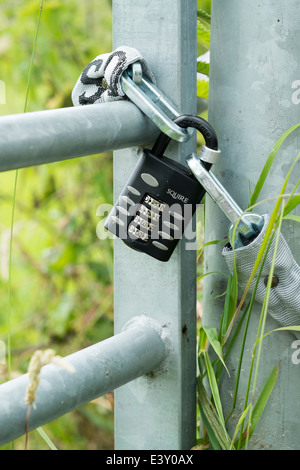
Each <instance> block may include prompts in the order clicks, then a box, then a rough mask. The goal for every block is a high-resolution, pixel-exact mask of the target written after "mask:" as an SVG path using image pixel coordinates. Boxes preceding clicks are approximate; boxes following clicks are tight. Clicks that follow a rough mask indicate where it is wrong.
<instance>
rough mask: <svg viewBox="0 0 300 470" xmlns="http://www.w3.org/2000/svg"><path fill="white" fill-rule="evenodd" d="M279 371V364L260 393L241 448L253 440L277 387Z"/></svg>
mask: <svg viewBox="0 0 300 470" xmlns="http://www.w3.org/2000/svg"><path fill="white" fill-rule="evenodd" d="M278 371H279V364H278V365H277V366H276V367H274V369H273V370H272V372H271V374H270V375H269V377H268V379H267V381H266V383H265V385H264V387H263V389H262V391H261V392H260V395H259V397H258V399H257V401H256V404H255V406H254V407H253V411H252V413H251V420H250V421H249V423H248V426H247V429H246V431H245V432H244V435H243V438H242V441H241V447H243V446H244V445H245V444H246V443H247V442H248V441H249V439H250V438H251V436H252V434H253V432H254V430H255V428H256V426H257V424H258V422H259V420H260V417H261V415H262V413H263V411H264V409H265V406H266V404H267V402H268V400H269V397H270V395H271V392H272V390H273V388H274V386H275V383H276V380H277V376H278Z"/></svg>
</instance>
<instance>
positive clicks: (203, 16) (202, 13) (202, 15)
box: [197, 9, 211, 24]
mask: <svg viewBox="0 0 300 470" xmlns="http://www.w3.org/2000/svg"><path fill="white" fill-rule="evenodd" d="M197 18H198V19H199V20H202V21H205V22H206V23H208V24H210V19H211V16H210V14H209V13H207V12H206V11H204V10H201V9H199V10H197Z"/></svg>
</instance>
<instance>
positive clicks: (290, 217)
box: [284, 215, 300, 222]
mask: <svg viewBox="0 0 300 470" xmlns="http://www.w3.org/2000/svg"><path fill="white" fill-rule="evenodd" d="M284 219H285V220H294V222H300V216H299V215H286V216H285V217H284Z"/></svg>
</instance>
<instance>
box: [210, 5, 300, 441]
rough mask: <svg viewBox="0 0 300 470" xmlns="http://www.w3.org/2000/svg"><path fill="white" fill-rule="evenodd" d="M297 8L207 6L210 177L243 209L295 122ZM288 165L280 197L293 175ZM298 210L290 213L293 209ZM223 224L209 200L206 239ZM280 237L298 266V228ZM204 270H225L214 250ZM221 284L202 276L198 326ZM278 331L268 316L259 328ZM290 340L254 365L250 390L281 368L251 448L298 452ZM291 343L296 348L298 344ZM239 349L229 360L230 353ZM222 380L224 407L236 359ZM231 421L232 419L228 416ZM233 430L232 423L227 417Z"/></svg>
mask: <svg viewBox="0 0 300 470" xmlns="http://www.w3.org/2000/svg"><path fill="white" fill-rule="evenodd" d="M299 15H300V4H299V2H298V1H297V0H289V1H287V0H284V1H282V2H274V1H265V2H262V1H257V2H241V1H240V0H230V1H227V2H224V1H222V0H212V32H211V66H210V99H209V120H210V122H211V124H212V125H213V126H214V127H215V129H216V131H217V134H218V136H219V145H220V149H221V151H222V158H221V159H220V161H219V162H218V163H217V165H216V166H215V168H214V172H215V174H216V176H217V177H218V178H219V179H220V180H221V182H222V184H223V185H224V186H225V187H226V188H228V189H229V190H230V192H231V194H232V196H233V197H234V198H235V199H236V201H237V202H238V203H239V205H240V206H241V207H242V208H246V207H247V205H248V202H249V182H250V186H251V188H252V190H253V188H254V185H255V183H256V182H257V180H258V177H259V175H260V172H261V170H262V168H263V165H264V163H265V161H266V159H267V157H268V155H269V153H270V151H271V149H272V147H273V145H274V144H275V143H276V141H277V140H278V138H279V137H280V136H281V135H282V134H283V132H284V131H285V130H287V129H289V128H290V127H291V126H292V125H294V124H296V123H298V122H299V104H298V103H299V101H298V100H297V99H296V98H297V97H296V91H297V90H296V89H295V88H297V87H298V88H299V82H298V83H297V80H299V79H300V62H299V46H300V30H299ZM299 138H300V133H299V131H296V132H294V133H293V134H292V135H290V137H289V138H288V139H287V140H286V141H285V143H284V145H283V146H282V148H281V149H280V151H279V153H278V155H277V157H276V160H275V162H274V165H273V167H272V169H271V172H270V175H269V177H268V179H267V180H266V184H265V186H264V190H263V193H262V195H261V197H260V200H261V201H262V200H264V199H265V198H268V197H270V196H275V195H276V194H278V193H279V191H280V189H281V186H282V183H283V181H284V178H285V177H286V175H287V172H288V170H289V168H290V167H291V165H292V163H293V161H294V160H295V158H296V156H297V154H298V153H299ZM299 173H300V170H299V165H296V166H295V168H294V170H293V174H292V176H291V184H290V185H289V187H288V188H287V192H289V191H290V190H291V189H292V188H293V186H294V184H295V183H296V181H297V180H298V178H299V176H300V174H299ZM273 207H274V201H266V202H265V203H263V204H262V205H261V206H259V207H258V208H257V209H256V210H257V212H259V213H261V214H263V213H268V212H269V213H270V212H271V210H272V208H273ZM298 213H299V212H298ZM227 230H228V221H227V220H226V218H225V217H224V216H223V215H222V214H221V213H220V210H219V209H218V208H217V207H216V206H215V205H214V204H213V203H211V201H209V200H207V206H206V241H208V240H210V241H211V240H215V239H222V238H224V236H226V235H227ZM283 235H284V236H285V238H286V240H287V241H288V243H289V246H290V248H291V250H292V252H293V254H294V256H295V258H296V260H297V262H298V263H299V262H300V251H299V238H300V230H299V226H297V225H296V224H294V223H293V222H292V221H286V222H284V224H283ZM205 259H206V271H207V272H213V271H218V272H222V273H225V274H227V273H228V271H227V267H226V266H225V263H224V261H223V259H222V256H221V248H220V245H215V246H213V245H212V246H210V247H209V248H208V249H207V252H206V258H205ZM224 288H226V283H225V277H224V275H222V274H221V275H216V274H213V275H210V276H207V277H206V278H205V285H204V308H205V312H204V321H205V323H206V324H210V325H212V324H214V325H215V326H218V325H219V322H220V316H221V312H222V299H221V298H218V297H217V296H218V294H220V293H223V292H224ZM259 314H260V310H259V309H258V308H257V309H256V310H255V311H254V312H253V314H252V317H251V324H250V336H249V340H248V342H247V345H246V349H245V350H246V354H245V362H244V363H243V371H242V378H241V386H240V389H239V400H238V402H239V403H240V400H241V399H242V398H243V397H244V396H245V388H246V385H247V378H248V370H249V361H250V359H251V349H252V346H253V344H254V341H255V335H256V331H257V324H258V318H259ZM276 327H278V324H277V323H276V322H275V321H273V320H272V319H271V318H268V320H267V325H266V331H270V330H272V329H274V328H276ZM293 343H294V338H293V336H292V335H291V334H290V333H285V332H280V333H273V334H272V335H269V336H268V337H267V338H265V340H264V345H263V361H262V362H261V368H260V373H259V384H258V391H259V390H260V389H261V387H262V385H263V383H264V382H265V380H266V378H267V377H268V375H269V373H270V372H271V370H272V369H273V367H274V366H275V365H277V364H278V363H280V369H279V375H278V379H277V383H276V386H275V389H274V390H273V393H272V395H271V399H270V401H269V403H268V405H267V407H266V409H265V411H264V414H263V416H262V418H261V421H260V424H259V426H258V428H257V430H256V433H255V436H253V439H252V441H251V442H252V444H251V446H252V448H257V449H266V448H271V449H279V450H284V449H299V442H300V424H299V423H300V406H299V405H300V397H299V386H300V374H299V372H300V370H299V367H300V366H299V364H298V362H299V361H298V362H297V361H293V354H294V356H295V349H294V348H295V344H294V346H293ZM298 347H299V346H298ZM239 349H240V344H237V345H236V347H235V350H234V351H232V353H231V357H233V358H234V357H235V356H237V357H238V352H239ZM228 365H229V369H230V372H231V378H230V379H228V378H226V377H225V375H224V379H223V382H222V402H223V404H224V407H225V412H229V411H230V407H231V404H232V399H231V395H232V392H233V390H234V382H235V372H234V369H235V368H236V361H235V360H234V359H233V360H232V361H231V362H229V364H228ZM236 416H239V415H238V413H236ZM232 425H236V422H235V421H234V419H233V422H232Z"/></svg>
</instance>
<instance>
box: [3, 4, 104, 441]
mask: <svg viewBox="0 0 300 470" xmlns="http://www.w3.org/2000/svg"><path fill="white" fill-rule="evenodd" d="M40 4H41V2H40V0H28V1H24V0H11V1H7V0H0V18H1V22H0V24H1V26H0V28H1V35H0V58H1V76H0V79H1V80H3V81H5V83H6V92H7V96H6V104H5V105H1V106H0V113H1V114H13V113H16V112H23V110H24V102H25V96H26V89H27V85H28V76H29V72H30V68H31V73H30V87H29V95H28V103H27V111H34V110H39V109H51V108H58V107H64V106H71V105H72V103H71V98H70V95H71V91H72V88H73V86H74V85H75V82H76V81H77V79H78V76H79V74H80V73H81V71H82V69H83V68H84V67H85V65H86V64H87V63H88V62H89V61H90V60H91V58H94V57H95V56H96V55H98V54H101V53H103V52H107V51H109V50H111V47H112V46H111V6H110V2H108V1H105V2H103V8H102V9H101V11H99V10H98V9H97V8H96V3H95V2H93V1H90V2H81V1H80V0H65V1H64V2H61V1H57V0H47V1H45V2H43V11H42V15H41V21H40V27H39V32H38V40H37V41H36V44H35V37H36V32H37V21H38V17H39V15H40V13H41V12H40ZM34 44H35V46H36V47H35V53H34V60H33V63H32V67H31V57H32V52H33V49H34ZM14 185H15V172H7V173H2V174H1V175H0V200H1V206H0V224H1V225H0V228H1V231H0V251H1V258H0V295H1V299H2V302H1V307H0V309H1V313H0V338H1V340H3V341H5V343H6V344H8V340H9V342H10V346H11V359H12V364H11V377H12V378H13V377H15V376H18V375H19V374H22V373H25V372H26V371H27V366H28V362H29V360H30V358H31V356H32V354H33V352H34V351H35V350H36V349H41V348H42V349H45V348H48V347H51V348H53V349H55V351H56V352H57V354H60V355H62V356H65V355H68V354H71V353H73V352H75V351H77V350H79V349H82V348H83V347H86V346H89V345H90V344H93V343H95V342H98V341H101V340H103V339H105V338H107V337H109V336H111V335H112V334H113V273H112V266H113V251H112V248H113V247H112V240H110V239H107V240H101V241H100V240H99V239H98V238H97V235H96V227H97V224H98V222H99V220H100V219H99V217H98V216H97V215H96V213H97V207H98V206H99V205H100V204H101V203H104V202H106V203H111V202H112V198H113V196H112V186H113V185H112V155H111V154H110V153H108V154H101V155H96V156H91V157H84V159H75V160H70V161H66V162H62V163H58V164H56V163H54V164H50V165H45V166H40V167H35V168H28V169H24V170H19V172H18V184H17V190H16V200H15V214H14V236H13V245H12V246H13V249H12V260H11V262H12V263H11V293H10V294H11V295H10V299H9V298H8V289H9V251H10V250H9V240H10V221H11V211H12V202H13V201H12V198H13V194H14ZM10 307H11V315H10V317H11V318H10V320H8V312H9V309H10ZM8 335H9V338H8ZM0 367H1V369H0V380H1V381H2V382H3V381H6V380H7V378H8V370H7V365H1V366H0ZM111 403H112V400H111V398H110V397H108V396H107V397H102V399H101V400H100V401H99V400H98V401H96V402H93V403H90V404H88V405H86V407H82V408H80V409H79V410H76V411H74V412H72V413H69V414H68V416H67V417H66V416H64V417H62V418H59V419H58V420H55V421H54V422H53V423H49V424H48V425H47V426H45V428H43V430H39V432H37V431H33V432H32V433H30V438H29V449H30V448H33V449H47V448H48V445H49V443H51V442H52V444H51V446H52V445H54V446H55V447H56V448H58V449H111V448H112V447H113V411H112V405H111ZM46 435H47V436H49V439H50V441H49V440H48V441H47V438H46ZM41 436H43V438H41ZM45 439H46V440H45ZM14 447H15V448H16V449H18V448H20V449H22V448H24V437H23V438H20V439H17V440H16V441H15V442H14ZM4 448H9V445H8V446H4Z"/></svg>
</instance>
